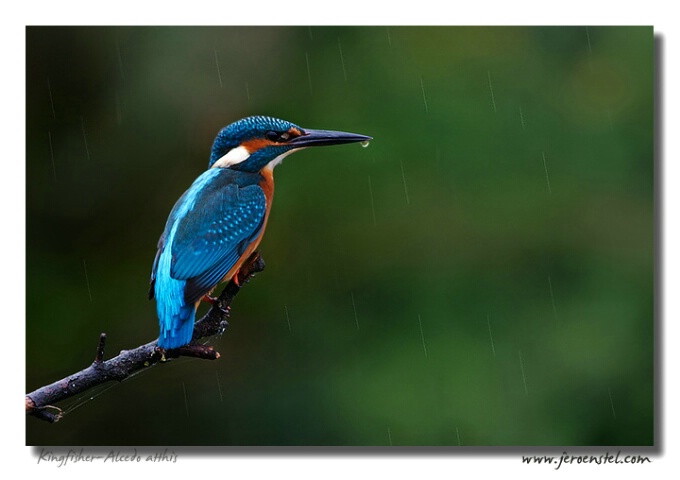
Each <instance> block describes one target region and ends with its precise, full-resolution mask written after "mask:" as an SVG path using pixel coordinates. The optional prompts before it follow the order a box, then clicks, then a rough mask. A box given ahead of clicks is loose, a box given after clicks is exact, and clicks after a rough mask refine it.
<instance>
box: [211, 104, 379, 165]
mask: <svg viewBox="0 0 680 480" xmlns="http://www.w3.org/2000/svg"><path fill="white" fill-rule="evenodd" d="M368 140H371V137H367V136H365V135H358V134H355V133H345V132H334V131H331V130H311V129H303V128H302V127H299V126H298V125H295V124H294V123H291V122H288V121H286V120H279V119H278V118H272V117H261V116H257V117H247V118H243V119H241V120H239V121H237V122H234V123H232V124H231V125H228V126H226V127H224V128H223V129H222V130H220V133H218V134H217V138H215V142H214V143H213V147H212V152H211V154H210V163H209V164H208V166H209V167H210V168H216V167H219V168H232V169H234V170H241V171H245V172H259V171H260V170H262V169H263V168H264V167H266V166H270V167H271V168H273V167H275V166H276V165H278V164H279V163H281V161H282V160H283V159H284V157H285V156H286V155H288V154H290V153H293V152H294V151H297V150H300V149H303V148H307V147H317V146H323V145H339V144H342V143H353V142H366V141H368Z"/></svg>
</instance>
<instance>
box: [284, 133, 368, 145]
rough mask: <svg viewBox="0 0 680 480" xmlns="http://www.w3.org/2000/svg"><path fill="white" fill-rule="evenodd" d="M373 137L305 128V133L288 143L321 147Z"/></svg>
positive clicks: (361, 140) (364, 140) (366, 139)
mask: <svg viewBox="0 0 680 480" xmlns="http://www.w3.org/2000/svg"><path fill="white" fill-rule="evenodd" d="M369 140H373V138H372V137H367V136H366V135H359V134H357V133H347V132H334V131H333V130H305V133H304V135H301V136H299V137H295V138H293V139H292V140H291V141H289V142H288V145H294V146H295V147H320V146H323V145H341V144H343V143H354V142H367V141H369Z"/></svg>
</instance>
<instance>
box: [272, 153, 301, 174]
mask: <svg viewBox="0 0 680 480" xmlns="http://www.w3.org/2000/svg"><path fill="white" fill-rule="evenodd" d="M300 150H302V148H294V149H292V150H288V151H287V152H285V153H282V154H281V155H279V156H278V157H276V158H275V159H274V160H272V161H271V162H269V163H268V164H267V166H268V167H269V168H271V169H272V170H274V167H275V166H277V165H278V164H280V163H281V162H283V159H284V158H286V157H287V156H288V155H290V154H291V153H293V152H298V151H300Z"/></svg>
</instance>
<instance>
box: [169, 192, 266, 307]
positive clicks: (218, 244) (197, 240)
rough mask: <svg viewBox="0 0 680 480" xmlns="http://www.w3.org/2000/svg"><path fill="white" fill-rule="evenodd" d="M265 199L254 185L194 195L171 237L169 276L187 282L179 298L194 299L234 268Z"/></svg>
mask: <svg viewBox="0 0 680 480" xmlns="http://www.w3.org/2000/svg"><path fill="white" fill-rule="evenodd" d="M266 209H267V208H266V198H265V195H264V192H263V191H262V189H261V188H260V187H259V186H258V185H249V186H247V187H243V188H241V187H239V186H237V185H235V184H229V185H227V186H223V185H222V186H220V185H215V186H214V188H213V186H211V187H209V188H205V189H204V190H203V191H202V192H200V193H199V194H197V196H196V201H195V202H194V207H193V208H192V209H191V210H190V211H188V212H187V214H186V215H185V216H184V217H183V218H181V219H179V220H178V222H179V224H178V225H177V229H176V231H175V235H174V236H173V238H172V246H171V248H172V266H171V268H170V276H171V277H172V278H175V279H177V280H186V281H187V283H186V287H185V290H184V300H185V302H187V304H190V303H194V302H196V301H198V300H199V299H200V298H201V297H202V296H203V295H205V294H206V293H208V292H209V291H210V290H212V289H213V288H214V287H215V286H216V285H217V284H218V283H219V282H220V281H221V280H222V278H223V277H224V276H225V275H226V274H227V273H228V272H229V270H231V268H232V267H233V266H234V265H235V264H236V262H237V261H238V259H239V257H240V256H241V255H242V254H243V252H244V251H245V250H246V248H247V247H248V245H250V243H251V242H252V241H253V240H255V238H256V237H257V236H258V235H259V233H260V230H261V229H262V224H263V221H264V216H265V212H266Z"/></svg>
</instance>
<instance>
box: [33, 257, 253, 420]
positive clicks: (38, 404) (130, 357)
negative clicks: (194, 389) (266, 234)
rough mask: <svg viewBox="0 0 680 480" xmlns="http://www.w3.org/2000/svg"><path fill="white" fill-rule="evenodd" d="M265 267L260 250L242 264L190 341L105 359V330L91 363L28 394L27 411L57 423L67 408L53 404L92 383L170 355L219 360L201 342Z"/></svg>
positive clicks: (221, 326)
mask: <svg viewBox="0 0 680 480" xmlns="http://www.w3.org/2000/svg"><path fill="white" fill-rule="evenodd" d="M262 270H264V261H263V260H262V258H261V257H260V254H259V253H258V252H255V253H253V254H252V255H251V256H250V257H249V258H248V260H246V262H245V263H244V264H243V266H242V267H241V270H240V271H239V273H238V277H239V279H240V283H235V282H234V281H233V280H232V281H230V282H229V283H228V284H227V285H226V287H224V290H222V293H221V294H220V296H219V297H218V299H217V302H216V303H215V304H214V305H213V307H212V308H211V309H210V310H209V311H208V313H207V314H205V316H203V318H201V319H200V320H198V321H197V322H196V323H195V325H194V333H193V337H192V340H191V343H190V344H189V345H186V346H184V347H180V348H177V349H173V350H162V349H160V348H158V346H157V340H154V341H152V342H149V343H147V344H145V345H140V346H139V347H137V348H134V349H132V350H123V351H121V352H120V354H118V356H116V357H114V358H111V359H110V360H106V361H104V348H105V346H106V334H105V333H102V334H101V335H100V336H99V344H98V346H97V353H96V355H95V359H94V362H93V363H92V365H90V366H89V367H87V368H85V369H83V370H81V371H79V372H77V373H74V374H73V375H70V376H68V377H66V378H63V379H61V380H57V381H56V382H54V383H52V384H50V385H45V386H44V387H41V388H39V389H37V390H35V391H33V392H31V393H29V394H27V395H26V413H27V414H29V415H33V416H35V417H37V418H40V419H41V420H46V421H48V422H51V423H54V422H57V421H59V420H60V419H61V418H62V417H63V415H64V412H63V411H62V410H61V409H60V408H59V407H55V406H54V405H53V404H54V403H57V402H59V401H61V400H64V399H67V398H69V397H72V396H74V395H77V394H80V393H83V392H85V391H87V390H89V389H90V388H92V387H95V386H97V385H101V384H103V383H106V382H109V381H113V380H115V381H119V382H121V381H123V380H125V379H126V378H128V377H129V376H130V375H132V374H133V373H135V372H138V371H140V370H143V369H146V368H149V367H152V366H154V365H156V364H157V363H164V362H165V361H166V360H168V359H170V358H177V357H182V356H184V357H194V358H203V359H206V360H216V359H218V358H219V357H220V354H219V353H218V352H217V351H215V350H214V349H213V348H212V347H209V346H205V345H198V344H196V342H197V341H198V340H200V339H202V338H206V337H211V336H213V335H218V334H221V333H223V332H224V330H225V329H226V328H227V326H228V325H229V324H228V322H227V318H228V317H229V310H230V307H231V302H232V301H233V300H234V297H235V296H236V295H237V294H238V292H239V291H240V290H241V286H242V285H243V283H244V281H248V280H249V279H250V278H251V277H252V276H254V275H255V274H256V273H258V272H261V271H262Z"/></svg>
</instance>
